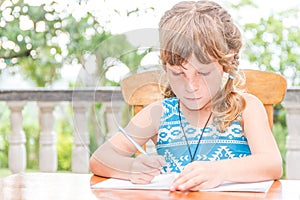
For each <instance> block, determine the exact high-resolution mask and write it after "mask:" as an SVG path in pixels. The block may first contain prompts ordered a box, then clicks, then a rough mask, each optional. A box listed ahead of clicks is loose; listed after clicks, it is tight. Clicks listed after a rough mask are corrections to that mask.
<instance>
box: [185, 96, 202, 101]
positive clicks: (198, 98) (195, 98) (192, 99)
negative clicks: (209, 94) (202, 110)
mask: <svg viewBox="0 0 300 200" xmlns="http://www.w3.org/2000/svg"><path fill="white" fill-rule="evenodd" d="M185 99H186V100H189V101H198V100H200V99H201V98H200V97H185Z"/></svg>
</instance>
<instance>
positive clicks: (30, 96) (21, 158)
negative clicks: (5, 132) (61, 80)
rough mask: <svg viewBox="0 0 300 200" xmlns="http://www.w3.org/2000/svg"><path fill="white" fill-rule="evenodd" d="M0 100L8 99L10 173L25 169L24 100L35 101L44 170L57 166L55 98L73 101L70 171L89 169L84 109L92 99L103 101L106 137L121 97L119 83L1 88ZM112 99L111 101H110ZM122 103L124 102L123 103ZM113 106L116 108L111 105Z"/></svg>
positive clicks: (112, 125) (42, 167) (118, 107)
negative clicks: (114, 84)
mask: <svg viewBox="0 0 300 200" xmlns="http://www.w3.org/2000/svg"><path fill="white" fill-rule="evenodd" d="M0 101H5V102H7V105H8V108H9V110H10V124H11V133H10V135H9V138H8V142H9V152H8V154H9V155H8V159H9V160H8V164H9V169H10V170H11V172H12V173H17V172H22V171H24V170H25V169H26V149H25V143H26V137H25V133H24V131H23V128H22V125H23V124H22V123H23V116H22V110H23V108H24V106H25V105H26V103H27V102H31V101H34V102H37V106H38V107H39V122H40V126H41V127H40V130H41V132H40V140H39V143H40V150H39V151H40V152H39V167H40V170H41V171H43V172H55V171H56V170H57V150H56V134H55V132H54V131H53V125H54V121H55V119H54V115H53V110H54V108H55V106H56V104H57V103H58V102H63V101H67V102H69V103H71V104H72V108H73V115H74V116H73V120H74V133H73V150H72V171H73V172H76V173H87V172H88V171H89V156H90V155H89V149H88V148H89V134H88V130H87V127H88V126H87V124H88V117H87V111H88V108H89V107H90V106H91V104H92V103H93V102H102V107H103V108H104V109H105V110H106V111H105V112H103V113H106V114H105V115H106V116H103V117H105V118H106V122H107V129H108V132H109V133H108V137H110V135H111V134H113V133H115V132H116V128H115V126H114V124H113V121H112V120H113V117H118V116H119V115H115V113H113V110H114V111H116V110H118V111H119V110H120V107H121V105H122V102H123V97H122V94H121V91H120V88H119V87H102V88H97V89H76V90H72V89H70V90H50V89H34V90H2V91H0ZM112 102H113V103H112ZM123 104H124V103H123ZM112 107H115V108H112Z"/></svg>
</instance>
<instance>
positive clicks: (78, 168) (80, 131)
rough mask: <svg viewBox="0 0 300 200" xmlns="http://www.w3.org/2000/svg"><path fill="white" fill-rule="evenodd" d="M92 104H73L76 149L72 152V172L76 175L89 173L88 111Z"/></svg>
mask: <svg viewBox="0 0 300 200" xmlns="http://www.w3.org/2000/svg"><path fill="white" fill-rule="evenodd" d="M89 107H90V103H87V102H73V112H74V136H73V137H74V141H73V144H74V148H73V150H72V171H73V172H76V173H87V172H89V157H90V150H89V143H90V140H89V139H90V138H89V133H88V128H87V125H88V116H87V111H88V108H89Z"/></svg>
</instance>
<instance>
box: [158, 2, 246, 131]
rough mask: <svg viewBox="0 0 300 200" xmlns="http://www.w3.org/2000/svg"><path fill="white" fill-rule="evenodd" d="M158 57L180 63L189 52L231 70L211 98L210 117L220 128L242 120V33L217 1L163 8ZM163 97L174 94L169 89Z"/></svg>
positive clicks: (169, 61)
mask: <svg viewBox="0 0 300 200" xmlns="http://www.w3.org/2000/svg"><path fill="white" fill-rule="evenodd" d="M159 34H160V49H161V50H160V57H161V61H162V64H163V67H164V68H165V67H166V64H167V63H168V64H170V65H171V66H173V65H177V66H182V64H183V63H184V62H186V61H187V60H188V59H189V58H190V57H191V56H192V55H195V57H196V58H197V60H198V61H199V62H201V63H203V64H209V63H212V62H213V61H212V59H211V58H213V59H214V60H217V62H218V63H219V64H220V65H222V66H223V71H224V72H225V73H228V74H230V78H228V80H227V82H226V84H225V86H224V87H223V88H222V89H220V91H219V92H218V93H217V94H216V96H215V97H213V99H212V103H213V104H212V105H213V107H212V112H213V118H214V120H215V121H216V124H217V127H218V129H219V130H220V131H225V129H226V128H227V127H228V126H229V124H230V123H231V122H232V121H233V120H239V121H240V122H241V123H242V122H243V121H242V118H241V117H240V116H241V113H242V111H243V110H244V108H245V104H246V103H245V99H244V98H243V97H242V96H241V94H240V93H239V90H238V89H237V88H238V86H239V88H241V87H240V85H242V84H243V83H244V80H243V79H244V78H243V77H242V76H241V74H240V73H239V71H238V65H239V55H238V54H239V51H240V49H241V47H242V39H241V33H240V31H239V29H238V27H237V26H236V25H235V24H234V23H233V21H232V19H231V16H230V15H229V13H228V12H227V11H226V10H225V9H224V8H223V7H221V6H220V5H219V4H217V3H216V2H212V1H206V0H202V1H197V2H194V1H183V2H180V3H178V4H176V5H175V6H173V8H171V9H170V10H168V11H167V12H165V14H164V16H163V17H162V18H161V21H160V23H159ZM166 94H167V95H166V97H171V96H174V93H172V91H171V89H170V88H168V90H167V91H166Z"/></svg>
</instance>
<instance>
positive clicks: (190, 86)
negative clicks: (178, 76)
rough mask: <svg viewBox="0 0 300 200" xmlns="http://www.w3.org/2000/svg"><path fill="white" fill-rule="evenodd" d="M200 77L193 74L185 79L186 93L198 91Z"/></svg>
mask: <svg viewBox="0 0 300 200" xmlns="http://www.w3.org/2000/svg"><path fill="white" fill-rule="evenodd" d="M200 79H201V77H200V76H199V74H193V75H192V76H190V77H186V83H185V84H186V85H185V88H186V91H187V92H195V91H197V90H198V89H199V87H200V81H201V80H200Z"/></svg>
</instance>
